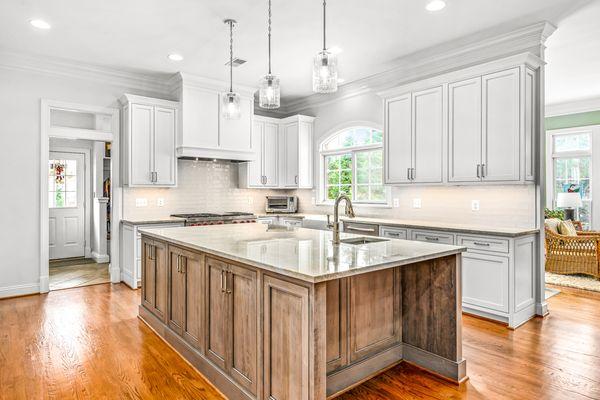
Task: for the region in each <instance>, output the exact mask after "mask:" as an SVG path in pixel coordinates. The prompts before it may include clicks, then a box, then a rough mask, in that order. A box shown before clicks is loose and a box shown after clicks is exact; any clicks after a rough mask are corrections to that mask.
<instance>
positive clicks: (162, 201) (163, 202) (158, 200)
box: [156, 197, 165, 207]
mask: <svg viewBox="0 0 600 400" xmlns="http://www.w3.org/2000/svg"><path fill="white" fill-rule="evenodd" d="M156 205H157V206H159V207H163V206H164V205H165V199H163V198H162V197H159V198H158V199H156Z"/></svg>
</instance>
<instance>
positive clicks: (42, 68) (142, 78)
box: [0, 50, 171, 94]
mask: <svg viewBox="0 0 600 400" xmlns="http://www.w3.org/2000/svg"><path fill="white" fill-rule="evenodd" d="M0 68H4V69H9V70H14V71H28V72H35V73H39V74H43V75H50V76H62V77H66V78H74V79H82V80H87V81H94V82H101V83H104V84H107V83H108V84H112V85H115V86H123V87H126V88H129V89H137V90H143V91H147V92H155V93H161V94H168V93H169V80H170V77H171V74H161V73H142V72H134V71H125V70H121V69H117V68H111V67H105V66H99V65H92V64H85V63H82V62H79V61H72V60H65V59H60V58H56V57H47V56H38V55H30V54H23V53H16V52H10V51H4V50H0Z"/></svg>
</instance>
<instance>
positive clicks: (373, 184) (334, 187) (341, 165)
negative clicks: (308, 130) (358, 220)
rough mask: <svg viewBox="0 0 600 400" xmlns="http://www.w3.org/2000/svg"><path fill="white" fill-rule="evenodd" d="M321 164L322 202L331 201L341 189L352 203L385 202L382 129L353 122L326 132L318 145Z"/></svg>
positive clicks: (387, 196)
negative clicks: (324, 137) (329, 132)
mask: <svg viewBox="0 0 600 400" xmlns="http://www.w3.org/2000/svg"><path fill="white" fill-rule="evenodd" d="M319 152H320V156H321V166H322V174H321V176H322V179H321V187H320V189H321V198H320V200H321V203H325V204H327V203H331V202H333V201H334V200H335V199H336V198H337V197H338V196H339V195H340V193H345V194H347V195H348V196H349V197H350V198H351V199H352V201H353V202H354V203H357V204H373V205H384V206H385V205H388V203H389V193H388V192H389V190H388V189H386V188H385V187H384V185H383V132H382V131H381V130H380V129H376V128H372V127H368V126H353V127H349V128H345V129H342V130H340V131H337V132H335V133H333V134H332V135H330V136H328V137H327V138H326V139H325V140H324V141H323V142H322V143H321V146H320V148H319Z"/></svg>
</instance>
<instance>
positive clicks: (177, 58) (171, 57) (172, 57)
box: [169, 54, 183, 61]
mask: <svg viewBox="0 0 600 400" xmlns="http://www.w3.org/2000/svg"><path fill="white" fill-rule="evenodd" d="M169 60H171V61H181V60H183V56H182V55H181V54H169Z"/></svg>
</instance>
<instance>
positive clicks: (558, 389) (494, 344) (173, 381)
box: [0, 284, 600, 400]
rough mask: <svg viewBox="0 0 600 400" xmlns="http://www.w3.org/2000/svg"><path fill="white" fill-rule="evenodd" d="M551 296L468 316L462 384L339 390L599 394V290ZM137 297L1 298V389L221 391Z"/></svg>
mask: <svg viewBox="0 0 600 400" xmlns="http://www.w3.org/2000/svg"><path fill="white" fill-rule="evenodd" d="M549 302H550V307H551V314H550V316H548V317H547V318H545V319H541V318H538V319H535V320H533V321H531V322H529V323H527V324H526V325H524V326H523V327H521V328H519V329H517V330H516V331H510V330H508V329H506V328H505V327H503V326H502V325H497V324H494V323H492V322H489V321H484V320H481V319H477V318H473V317H469V316H465V317H464V320H463V321H464V331H463V338H464V347H463V352H464V356H465V358H466V359H467V360H468V370H467V372H468V375H469V377H470V379H469V381H467V382H466V383H464V384H462V385H460V386H457V385H454V384H452V383H449V382H446V381H444V380H442V379H440V378H437V377H435V376H433V375H430V374H428V373H426V372H423V371H422V370H419V369H418V368H416V367H413V366H410V365H408V364H405V363H403V364H400V365H398V366H397V367H395V368H393V369H391V370H389V371H388V372H386V373H384V374H383V375H380V376H378V377H376V378H374V379H371V380H370V381H368V382H366V383H364V384H363V385H361V386H359V387H357V388H355V389H353V390H352V391H350V392H348V393H346V394H344V395H342V396H340V397H338V399H343V400H349V399H372V400H375V399H414V398H417V399H569V400H578V399H600V294H592V295H590V294H589V293H586V294H585V295H580V294H579V293H572V292H567V293H565V292H563V293H560V294H559V295H557V296H554V297H552V298H551V299H550V300H549ZM138 304H139V291H133V290H130V289H129V288H128V287H126V286H125V285H123V284H118V285H110V284H106V285H96V286H88V287H83V288H75V289H68V290H61V291H56V292H51V293H49V294H47V295H39V296H38V295H36V296H28V297H21V298H14V299H5V300H0V399H7V400H8V399H11V400H12V399H46V398H51V399H72V398H78V399H88V398H103V399H121V398H139V399H152V398H162V399H219V398H221V397H220V396H219V394H218V392H217V391H215V390H214V389H213V388H212V386H210V385H209V384H208V383H207V382H206V381H205V380H204V379H203V378H202V376H200V375H199V374H198V373H197V372H196V371H195V370H194V369H193V368H192V367H190V366H189V365H188V364H187V363H186V362H185V361H183V359H182V358H180V357H179V356H178V355H177V354H176V353H175V352H174V351H173V350H172V349H171V348H170V347H168V346H167V345H166V344H165V343H164V342H162V341H161V340H160V339H159V338H158V337H157V336H156V335H154V333H153V332H152V331H151V330H150V329H149V328H148V327H146V325H144V324H143V323H142V322H140V321H139V320H138V319H137V305H138Z"/></svg>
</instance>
